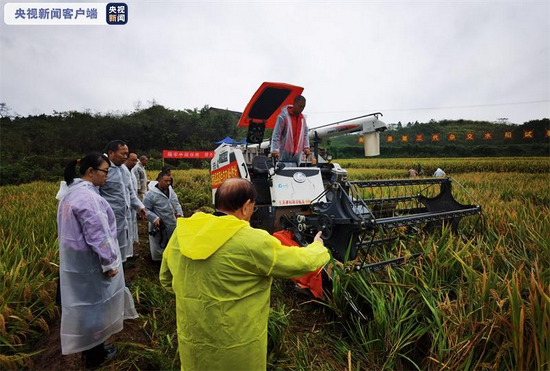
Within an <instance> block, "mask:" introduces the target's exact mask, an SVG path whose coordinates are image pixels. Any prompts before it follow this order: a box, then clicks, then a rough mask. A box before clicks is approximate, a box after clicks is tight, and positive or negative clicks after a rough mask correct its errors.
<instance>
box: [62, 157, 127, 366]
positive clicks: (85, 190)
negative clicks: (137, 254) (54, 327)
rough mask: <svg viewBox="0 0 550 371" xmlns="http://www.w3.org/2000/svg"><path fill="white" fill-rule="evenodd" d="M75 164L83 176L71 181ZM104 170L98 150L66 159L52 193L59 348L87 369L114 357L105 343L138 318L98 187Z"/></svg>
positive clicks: (114, 231)
mask: <svg viewBox="0 0 550 371" xmlns="http://www.w3.org/2000/svg"><path fill="white" fill-rule="evenodd" d="M77 163H79V164H80V175H81V177H80V178H77V179H74V178H75V176H76V170H75V167H76V165H77ZM108 169H109V160H108V158H107V157H105V156H104V155H101V154H99V153H97V154H90V155H88V156H86V157H84V158H83V159H82V160H75V161H72V162H70V163H69V164H68V165H67V167H66V168H65V181H64V182H61V187H60V190H59V192H58V194H57V196H56V198H57V199H58V200H59V207H58V211H57V228H58V241H59V279H60V280H59V286H60V294H61V308H62V309H61V331H60V335H61V352H62V353H63V354H64V355H66V354H73V353H78V352H82V353H83V354H82V358H83V359H84V361H85V362H86V367H97V366H99V365H100V364H101V363H103V362H104V361H106V360H108V359H111V358H112V357H114V356H115V355H116V353H117V350H116V347H114V346H113V345H108V346H106V345H104V342H105V341H106V340H107V339H108V338H109V337H110V336H111V335H113V334H115V333H117V332H119V331H121V330H122V326H123V321H124V320H125V319H129V318H137V316H138V315H137V312H136V310H135V308H134V301H133V299H132V295H131V294H130V291H129V290H128V288H127V287H126V286H125V282H124V273H123V268H122V260H121V256H120V249H119V247H118V242H117V229H116V220H115V215H114V213H113V210H112V209H111V206H109V203H108V202H107V201H106V200H105V199H103V198H102V197H101V196H100V195H99V192H98V190H97V187H98V186H101V185H103V184H104V183H105V181H106V180H107V174H108Z"/></svg>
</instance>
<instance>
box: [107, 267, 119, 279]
mask: <svg viewBox="0 0 550 371" xmlns="http://www.w3.org/2000/svg"><path fill="white" fill-rule="evenodd" d="M105 273H107V276H109V278H113V277H114V276H116V275H117V274H118V269H111V270H110V271H107V272H105Z"/></svg>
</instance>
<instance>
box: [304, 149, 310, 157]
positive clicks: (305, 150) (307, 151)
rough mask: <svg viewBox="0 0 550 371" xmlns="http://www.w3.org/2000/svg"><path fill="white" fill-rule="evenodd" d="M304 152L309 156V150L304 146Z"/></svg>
mask: <svg viewBox="0 0 550 371" xmlns="http://www.w3.org/2000/svg"><path fill="white" fill-rule="evenodd" d="M304 153H305V155H306V156H309V155H310V154H311V151H310V150H309V148H304Z"/></svg>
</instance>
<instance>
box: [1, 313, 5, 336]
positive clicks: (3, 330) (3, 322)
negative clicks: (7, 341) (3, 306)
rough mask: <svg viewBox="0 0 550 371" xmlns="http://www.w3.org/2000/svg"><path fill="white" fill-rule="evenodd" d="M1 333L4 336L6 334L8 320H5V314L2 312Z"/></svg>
mask: <svg viewBox="0 0 550 371" xmlns="http://www.w3.org/2000/svg"><path fill="white" fill-rule="evenodd" d="M0 335H2V337H4V336H6V321H5V320H4V316H3V315H1V314H0Z"/></svg>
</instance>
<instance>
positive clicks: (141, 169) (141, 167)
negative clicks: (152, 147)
mask: <svg viewBox="0 0 550 371" xmlns="http://www.w3.org/2000/svg"><path fill="white" fill-rule="evenodd" d="M148 161H149V159H148V158H147V156H145V155H143V156H140V157H139V161H138V163H137V165H136V166H134V168H133V169H132V174H134V176H135V177H136V179H137V181H138V198H139V199H140V200H141V201H143V197H145V194H146V193H147V184H148V183H149V181H148V180H147V173H146V172H145V166H147V162H148Z"/></svg>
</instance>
